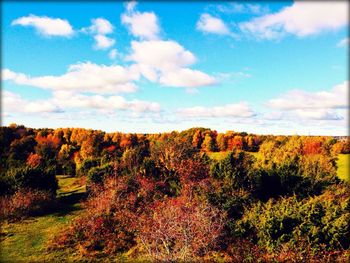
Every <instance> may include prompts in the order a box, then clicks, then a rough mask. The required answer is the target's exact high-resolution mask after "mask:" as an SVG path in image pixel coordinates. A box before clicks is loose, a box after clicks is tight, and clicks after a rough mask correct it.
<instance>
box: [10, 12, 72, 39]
mask: <svg viewBox="0 0 350 263" xmlns="http://www.w3.org/2000/svg"><path fill="white" fill-rule="evenodd" d="M11 25H20V26H32V27H34V28H35V29H36V30H37V32H38V33H39V34H41V35H43V36H63V37H69V36H71V35H73V33H74V30H73V28H72V26H71V25H70V24H69V22H68V21H67V20H65V19H60V18H51V17H47V16H35V15H29V16H23V17H20V18H17V19H15V20H13V21H12V23H11Z"/></svg>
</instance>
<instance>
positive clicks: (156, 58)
mask: <svg viewBox="0 0 350 263" xmlns="http://www.w3.org/2000/svg"><path fill="white" fill-rule="evenodd" d="M131 49H132V54H131V55H130V56H129V57H128V59H130V60H133V61H135V62H137V63H138V64H141V65H148V66H151V67H154V68H156V69H159V70H170V69H174V68H178V67H185V66H189V65H192V64H194V63H195V62H196V57H195V56H194V55H193V54H192V53H191V52H190V51H188V50H185V49H184V48H183V46H181V45H180V44H179V43H177V42H175V41H162V40H150V41H141V42H138V41H132V42H131Z"/></svg>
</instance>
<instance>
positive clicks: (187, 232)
mask: <svg viewBox="0 0 350 263" xmlns="http://www.w3.org/2000/svg"><path fill="white" fill-rule="evenodd" d="M224 218H225V216H224V215H223V214H220V212H219V210H218V209H216V208H214V207H212V206H210V205H209V204H207V203H206V202H203V201H199V200H195V199H191V198H189V197H188V196H180V197H177V198H169V199H166V200H165V201H163V202H155V203H154V204H153V205H152V206H151V207H150V208H149V210H148V212H147V213H144V214H143V215H142V216H141V218H140V219H139V222H138V225H139V227H138V241H139V243H140V244H141V246H143V248H144V249H145V250H146V251H147V253H148V256H149V257H150V259H152V260H157V261H158V260H159V261H178V260H180V261H188V260H195V259H197V258H199V257H201V256H203V255H206V254H207V253H208V252H209V251H211V250H212V249H213V248H214V247H215V245H216V244H217V241H218V237H219V236H220V235H221V232H222V230H223V227H224Z"/></svg>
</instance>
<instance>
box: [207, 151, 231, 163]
mask: <svg viewBox="0 0 350 263" xmlns="http://www.w3.org/2000/svg"><path fill="white" fill-rule="evenodd" d="M228 153H229V151H226V152H208V153H207V154H208V156H209V157H210V159H214V160H217V161H220V160H222V159H224V158H225V157H226V156H227V155H228Z"/></svg>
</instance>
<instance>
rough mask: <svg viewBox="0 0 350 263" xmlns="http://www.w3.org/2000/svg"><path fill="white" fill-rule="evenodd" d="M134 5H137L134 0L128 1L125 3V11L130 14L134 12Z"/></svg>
mask: <svg viewBox="0 0 350 263" xmlns="http://www.w3.org/2000/svg"><path fill="white" fill-rule="evenodd" d="M136 5H137V2H136V1H134V0H132V1H128V2H127V3H126V5H125V7H126V10H127V11H128V12H132V11H134V9H135V7H136Z"/></svg>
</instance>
